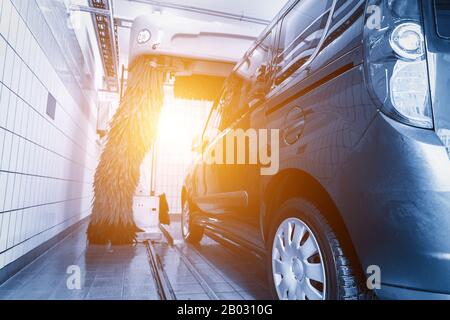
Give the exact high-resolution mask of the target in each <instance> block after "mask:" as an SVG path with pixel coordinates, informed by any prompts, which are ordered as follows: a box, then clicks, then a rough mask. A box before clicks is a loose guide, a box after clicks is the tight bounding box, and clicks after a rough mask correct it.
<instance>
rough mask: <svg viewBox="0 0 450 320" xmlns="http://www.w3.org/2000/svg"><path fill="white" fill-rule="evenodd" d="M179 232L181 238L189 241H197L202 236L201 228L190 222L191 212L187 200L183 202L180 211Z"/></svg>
mask: <svg viewBox="0 0 450 320" xmlns="http://www.w3.org/2000/svg"><path fill="white" fill-rule="evenodd" d="M181 232H182V234H183V239H184V240H185V241H187V242H190V243H198V242H200V241H201V240H202V238H203V233H204V230H203V228H202V227H200V226H198V225H195V224H194V223H193V222H192V212H191V209H190V205H189V201H188V200H185V201H184V202H183V209H182V211H181Z"/></svg>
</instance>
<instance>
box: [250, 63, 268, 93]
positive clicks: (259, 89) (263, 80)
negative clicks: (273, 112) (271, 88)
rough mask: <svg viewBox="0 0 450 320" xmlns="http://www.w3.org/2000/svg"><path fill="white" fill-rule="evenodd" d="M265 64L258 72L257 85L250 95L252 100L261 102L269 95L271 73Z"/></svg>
mask: <svg viewBox="0 0 450 320" xmlns="http://www.w3.org/2000/svg"><path fill="white" fill-rule="evenodd" d="M267 69H268V68H267V66H266V65H265V64H263V65H261V66H260V67H259V68H258V70H257V76H256V83H255V85H254V87H253V90H252V92H251V93H250V96H251V100H261V99H263V98H264V97H265V95H266V93H267V89H268V87H267V82H268V79H269V78H270V76H269V72H268V70H267Z"/></svg>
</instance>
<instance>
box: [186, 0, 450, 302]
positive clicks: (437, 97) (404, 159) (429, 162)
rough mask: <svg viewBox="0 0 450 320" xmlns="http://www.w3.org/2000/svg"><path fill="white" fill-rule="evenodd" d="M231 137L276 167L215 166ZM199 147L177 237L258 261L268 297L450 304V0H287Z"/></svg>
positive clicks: (229, 83)
mask: <svg viewBox="0 0 450 320" xmlns="http://www.w3.org/2000/svg"><path fill="white" fill-rule="evenodd" d="M230 132H241V133H242V132H244V133H245V134H244V137H243V139H244V140H243V141H244V145H246V147H248V149H249V150H250V147H249V145H251V144H252V143H253V142H254V140H255V139H254V138H255V137H257V134H256V133H255V132H260V133H261V132H263V133H269V132H275V133H276V135H275V137H276V138H277V139H275V140H274V139H265V140H264V139H263V141H259V143H258V148H259V150H261V147H265V148H266V149H267V151H268V154H271V155H272V160H273V161H277V164H276V166H273V167H274V168H275V170H269V171H272V172H270V174H267V173H266V174H262V170H261V169H262V168H264V167H267V162H262V161H259V162H257V163H254V162H253V163H250V162H249V161H242V159H240V160H241V161H234V162H233V161H217V159H219V157H218V155H217V153H219V154H220V155H221V156H224V157H226V158H227V160H236V159H235V155H234V153H233V152H232V153H233V155H232V156H229V155H225V153H227V152H230V149H231V151H233V148H234V147H235V146H236V145H237V146H239V142H238V143H237V144H236V145H233V147H232V148H228V146H227V144H229V142H230V141H233V140H227V139H225V137H229V134H230ZM241 138H242V137H241ZM236 139H239V137H238V135H236ZM225 140H226V142H225V143H224V141H225ZM266 140H268V141H269V142H267V141H266ZM240 143H241V146H242V141H240ZM263 144H266V145H265V146H264V145H263ZM196 149H197V151H198V153H199V154H198V160H197V161H196V162H195V163H194V165H193V166H192V168H191V169H190V172H189V174H188V176H187V178H186V179H185V183H184V186H183V191H182V199H183V200H182V201H183V212H182V232H183V236H184V238H185V239H186V240H187V241H190V242H198V241H200V239H201V238H202V236H203V233H204V231H208V232H210V233H214V234H216V235H217V234H218V235H220V236H221V237H225V238H227V239H229V240H230V241H232V242H235V243H238V244H240V245H241V246H243V247H245V248H248V249H249V250H253V251H254V252H256V253H258V254H259V255H260V256H262V257H265V259H266V262H265V263H266V266H267V272H268V279H269V282H270V288H271V291H272V293H273V296H274V298H279V299H292V300H303V299H304V300H317V299H318V300H322V299H358V298H366V297H375V296H376V297H378V298H381V299H450V1H449V0H292V1H289V2H288V3H287V4H286V6H285V7H284V9H283V10H282V11H281V12H280V13H279V14H278V15H277V17H276V18H275V19H274V21H273V22H272V23H271V24H270V25H269V26H268V27H267V28H266V30H265V31H264V32H263V34H262V35H261V36H260V37H259V40H258V41H256V43H255V45H254V46H253V47H252V48H251V49H250V50H249V51H248V52H247V53H246V54H245V56H244V58H243V59H242V60H241V62H240V63H238V64H237V66H236V67H235V69H234V71H233V73H232V74H231V75H230V77H229V78H228V79H227V80H226V83H225V86H224V90H223V92H222V95H221V97H220V98H219V99H218V100H217V102H216V103H215V104H214V107H213V109H212V111H211V114H210V116H209V120H208V122H207V124H206V126H205V129H204V133H203V136H202V141H201V143H198V144H197V145H196ZM234 149H235V148H234ZM249 150H247V151H246V152H245V156H246V160H248V158H252V152H251V150H250V151H249ZM222 153H223V155H222ZM205 154H209V155H211V154H214V155H215V161H206V160H205ZM274 156H277V157H278V159H275V157H274ZM369 289H370V290H369Z"/></svg>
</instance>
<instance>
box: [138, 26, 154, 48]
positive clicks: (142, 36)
mask: <svg viewBox="0 0 450 320" xmlns="http://www.w3.org/2000/svg"><path fill="white" fill-rule="evenodd" d="M151 38H152V33H151V32H150V30H148V29H144V30H141V31H140V32H139V33H138V36H137V42H138V43H139V44H144V43H147V42H149V41H150V39H151Z"/></svg>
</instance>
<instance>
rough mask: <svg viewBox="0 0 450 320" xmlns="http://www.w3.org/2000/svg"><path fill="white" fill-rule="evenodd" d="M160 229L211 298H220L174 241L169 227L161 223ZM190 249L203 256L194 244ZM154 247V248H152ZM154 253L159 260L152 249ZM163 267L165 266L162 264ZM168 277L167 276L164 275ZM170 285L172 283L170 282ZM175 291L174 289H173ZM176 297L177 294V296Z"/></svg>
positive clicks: (157, 258)
mask: <svg viewBox="0 0 450 320" xmlns="http://www.w3.org/2000/svg"><path fill="white" fill-rule="evenodd" d="M160 229H161V231H162V233H163V235H164V238H165V239H166V241H167V243H168V245H169V247H171V248H172V249H174V250H175V251H176V252H177V253H178V254H179V256H180V259H181V260H182V261H183V263H184V264H185V266H186V267H187V269H188V270H189V272H190V273H191V274H192V276H193V277H194V278H195V279H196V280H197V282H198V284H199V285H200V286H201V287H202V289H203V291H204V292H205V293H206V295H207V296H208V297H209V298H210V299H211V300H219V299H220V298H219V296H218V295H217V294H216V292H215V291H214V290H213V289H212V288H211V286H210V285H209V284H208V282H207V281H206V280H205V278H204V277H203V276H202V275H201V273H200V272H199V271H198V270H197V268H196V267H195V265H194V263H193V261H191V259H190V258H189V257H188V256H187V255H186V254H185V253H184V252H183V251H182V250H181V249H180V248H179V247H178V246H177V245H176V244H175V243H174V241H173V237H172V236H171V234H170V232H169V231H167V229H166V228H165V227H164V226H162V225H160ZM188 246H189V249H190V250H192V251H194V252H195V253H196V254H197V255H199V256H201V254H200V253H199V252H198V250H197V249H195V248H194V247H193V246H192V245H188ZM151 249H152V248H151ZM152 255H153V256H155V260H159V257H158V256H157V255H156V253H155V251H154V250H153V251H152ZM161 267H162V268H163V266H162V265H161ZM158 278H162V277H161V276H158ZM164 278H165V279H167V277H164ZM168 286H169V287H170V283H169V284H168ZM172 292H173V291H172ZM175 299H176V296H175Z"/></svg>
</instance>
